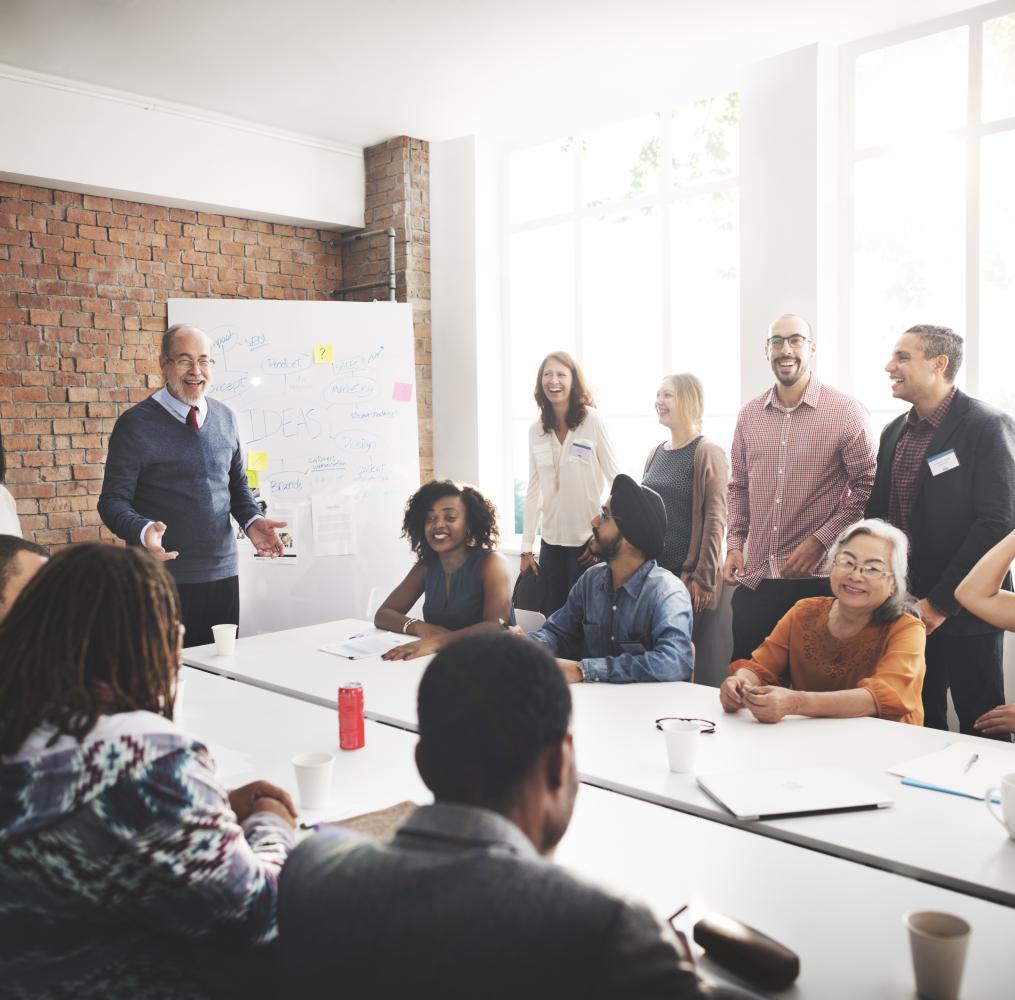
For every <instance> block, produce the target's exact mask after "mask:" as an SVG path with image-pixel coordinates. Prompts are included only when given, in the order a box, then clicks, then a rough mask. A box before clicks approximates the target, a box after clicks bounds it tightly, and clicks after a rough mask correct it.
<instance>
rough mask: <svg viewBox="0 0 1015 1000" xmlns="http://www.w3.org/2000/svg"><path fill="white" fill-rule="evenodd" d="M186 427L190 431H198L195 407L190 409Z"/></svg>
mask: <svg viewBox="0 0 1015 1000" xmlns="http://www.w3.org/2000/svg"><path fill="white" fill-rule="evenodd" d="M187 426H188V427H189V428H191V430H195V431H196V430H200V428H199V427H198V424H197V407H196V406H192V407H191V408H190V413H188V414H187Z"/></svg>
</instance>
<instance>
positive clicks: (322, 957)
mask: <svg viewBox="0 0 1015 1000" xmlns="http://www.w3.org/2000/svg"><path fill="white" fill-rule="evenodd" d="M570 719H571V696H570V693H569V691H568V686H567V683H566V681H565V680H564V676H563V674H562V673H561V671H560V670H559V669H558V667H557V665H556V662H555V661H554V659H553V657H552V656H551V655H550V653H549V652H548V651H547V650H546V649H544V648H543V647H542V646H540V645H538V644H536V643H533V642H529V641H528V640H526V639H524V638H522V637H519V636H515V635H511V634H508V633H506V632H499V633H490V632H485V633H482V634H478V635H474V636H466V637H463V638H462V639H459V640H458V641H456V642H454V643H452V644H450V645H448V646H447V647H446V648H445V649H443V650H441V652H439V653H438V654H437V656H436V657H435V658H434V660H433V662H432V663H431V664H430V665H429V666H428V667H427V670H426V673H425V674H424V676H423V680H422V682H421V683H420V687H419V744H418V746H417V749H416V762H417V764H418V766H419V771H420V774H421V776H422V777H423V780H424V781H425V782H426V784H427V786H428V787H429V788H430V790H431V791H432V792H433V793H434V798H435V800H436V801H435V803H434V804H433V805H430V806H423V807H421V808H419V809H417V810H416V812H415V813H414V814H413V815H412V816H411V817H410V818H409V819H408V820H407V821H406V822H405V823H404V825H403V826H402V827H401V828H400V829H399V830H398V832H397V834H396V836H395V839H394V840H393V841H392V842H391V843H385V842H383V841H375V840H363V839H358V838H354V836H353V835H351V834H348V833H344V834H343V833H342V832H341V831H340V829H339V828H334V829H335V830H336V831H337V832H336V833H334V834H333V835H332V836H330V837H329V836H327V835H326V834H324V833H318V835H317V836H315V837H313V838H311V839H310V840H308V841H306V842H305V843H303V844H302V845H301V846H300V847H299V848H298V849H297V850H296V851H295V852H294V853H293V854H292V855H291V856H290V858H289V860H288V862H287V863H286V866H285V868H284V869H283V874H282V878H281V882H280V887H279V935H280V941H281V948H282V956H283V966H284V968H283V979H282V981H283V982H284V984H285V995H286V996H333V995H334V996H337V995H340V994H341V995H343V996H353V995H358V994H357V993H356V991H358V990H362V996H365V997H376V998H387V997H392V998H398V1000H403V998H406V997H430V996H440V997H447V998H458V997H462V998H466V997H467V998H470V1000H471V998H476V997H483V998H502V997H503V998H505V1000H506V998H509V997H510V998H512V1000H515V998H517V997H525V998H527V1000H530V998H544V997H545V998H547V1000H550V998H552V1000H561V998H563V997H582V998H583V1000H586V998H591V997H604V998H605V997H618V998H619V997H645V998H649V997H659V998H662V997H668V998H685V997H701V996H712V995H721V994H711V993H706V992H705V988H704V987H703V986H702V985H701V984H700V983H699V981H698V979H697V977H696V976H695V974H694V972H693V971H692V970H691V969H690V968H689V967H688V966H685V965H684V964H683V963H682V961H681V959H680V958H679V956H678V954H677V950H676V948H675V947H674V945H673V944H672V943H671V941H670V940H668V939H667V938H666V937H665V936H664V933H663V930H662V928H661V926H660V925H659V923H658V922H657V921H656V920H655V918H654V917H652V915H651V914H650V913H649V912H648V911H647V910H646V909H644V908H642V907H638V906H632V905H631V904H629V903H627V902H624V901H622V900H620V899H618V898H616V897H614V896H611V895H609V894H608V893H606V892H604V891H603V890H602V889H599V888H597V887H595V886H592V885H590V884H587V883H585V882H582V881H580V880H579V879H577V878H576V877H575V876H573V875H571V874H569V873H567V872H565V871H564V870H563V869H561V868H558V867H556V866H555V865H554V864H553V863H552V862H551V861H550V860H549V859H548V858H547V857H546V856H547V855H548V854H549V852H550V851H552V849H553V848H554V846H555V845H556V844H557V842H558V841H559V840H560V838H561V837H562V836H563V834H564V831H565V830H566V829H567V825H568V822H569V821H570V818H571V810H572V807H573V805H574V799H575V794H576V791H577V787H578V778H577V774H576V771H575V763H574V750H573V746H572V742H571V733H570Z"/></svg>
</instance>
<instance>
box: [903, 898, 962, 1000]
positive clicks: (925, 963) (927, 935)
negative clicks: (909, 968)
mask: <svg viewBox="0 0 1015 1000" xmlns="http://www.w3.org/2000/svg"><path fill="white" fill-rule="evenodd" d="M902 922H903V924H904V925H905V926H906V929H907V930H908V931H909V947H910V948H911V950H912V952H913V974H914V976H915V977H916V992H917V995H918V996H920V997H922V998H923V1000H958V996H959V984H960V983H961V982H962V969H963V966H964V965H965V964H966V948H967V946H968V945H969V931H970V927H969V924H967V923H966V922H965V920H963V919H962V918H961V917H956V916H953V915H952V914H951V913H935V912H933V911H931V910H921V911H913V912H910V913H907V914H905V915H904V916H903V918H902Z"/></svg>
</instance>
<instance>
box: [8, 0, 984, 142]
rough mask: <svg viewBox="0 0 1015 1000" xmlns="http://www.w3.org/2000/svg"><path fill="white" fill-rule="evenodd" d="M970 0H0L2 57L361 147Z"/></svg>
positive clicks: (572, 110)
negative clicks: (366, 0)
mask: <svg viewBox="0 0 1015 1000" xmlns="http://www.w3.org/2000/svg"><path fill="white" fill-rule="evenodd" d="M974 5H975V4H973V3H971V2H970V0H696V2H688V0H372V2H371V3H369V4H365V3H355V4H354V3H350V2H348V0H330V2H329V0H281V2H280V0H0V62H2V63H7V64H9V65H13V66H18V67H23V68H26V69H31V70H35V71H37V72H42V73H49V74H54V75H58V76H62V77H69V78H71V79H74V80H80V81H86V82H88V83H92V84H98V85H100V86H103V87H109V88H114V89H117V90H124V91H130V92H132V93H136V94H142V95H145V96H148V97H152V98H156V99H159V100H163V101H171V102H175V103H180V104H188V105H193V106H196V107H199V108H206V109H209V110H212V111H217V112H220V113H223V114H227V115H232V116H235V117H238V118H243V119H247V120H249V121H252V122H259V123H263V124H266V125H271V126H274V127H277V128H283V129H288V130H291V131H295V132H302V133H306V134H309V135H313V136H317V137H321V138H326V139H331V140H334V141H338V142H343V143H347V144H350V145H353V146H367V145H371V144H373V143H375V142H378V141H380V140H383V139H386V138H389V137H390V136H393V135H403V134H407V135H414V136H418V137H420V138H424V139H429V140H441V139H449V138H455V137H457V136H460V135H469V134H491V135H496V136H499V137H501V138H507V139H511V138H520V137H525V138H538V137H549V136H552V135H553V134H554V133H555V132H557V131H563V130H566V129H574V128H575V127H577V126H583V125H587V124H590V123H592V122H602V121H608V120H610V118H611V117H615V116H617V115H621V114H628V113H633V112H636V111H643V110H652V109H653V108H655V107H660V106H662V105H663V104H664V102H666V101H667V100H668V99H670V98H673V97H684V98H687V97H691V96H698V94H699V92H700V91H701V90H702V88H709V87H712V86H725V85H728V83H729V82H732V80H733V74H734V73H735V70H736V68H737V67H739V66H741V65H743V64H745V63H749V62H753V61H756V60H758V59H762V58H766V57H768V56H771V55H775V54H777V53H779V52H784V51H788V50H790V49H794V48H797V47H799V46H802V45H807V44H810V43H813V42H831V43H842V42H847V41H852V40H854V39H857V38H862V37H864V36H866V35H870V34H876V33H880V32H883V31H888V30H891V29H894V28H898V27H902V26H905V25H908V24H912V23H916V22H920V21H925V20H928V19H930V18H933V17H936V16H940V15H943V14H947V13H951V12H953V11H956V10H960V9H964V8H967V7H971V6H974Z"/></svg>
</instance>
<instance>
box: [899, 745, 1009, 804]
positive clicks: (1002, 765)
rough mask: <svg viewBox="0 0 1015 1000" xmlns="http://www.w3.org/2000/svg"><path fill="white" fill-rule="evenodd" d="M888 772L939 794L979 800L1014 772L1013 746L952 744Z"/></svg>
mask: <svg viewBox="0 0 1015 1000" xmlns="http://www.w3.org/2000/svg"><path fill="white" fill-rule="evenodd" d="M974 757H975V758H976V759H975V760H974V759H973V758H974ZM887 770H888V773H889V774H897V775H899V776H900V777H902V778H905V779H907V780H908V781H909V782H912V783H918V784H920V785H923V786H926V787H929V788H932V789H936V790H938V791H943V792H951V793H953V794H955V795H965V796H967V797H968V798H971V799H982V798H983V797H984V796H985V795H986V794H987V789H988V788H996V787H997V786H998V785H1000V784H1001V778H1002V776H1004V775H1006V774H1012V773H1015V747H1010V748H1008V749H1005V747H1003V746H1001V745H998V747H997V748H996V749H995V748H994V747H984V746H980V745H978V744H975V743H952V744H950V745H949V746H946V747H945V748H944V749H943V750H937V751H935V752H934V753H927V754H924V755H923V756H921V757H914V758H913V759H912V760H905V761H902V763H900V764H894V765H893V766H892V767H889V768H888V769H887Z"/></svg>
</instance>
